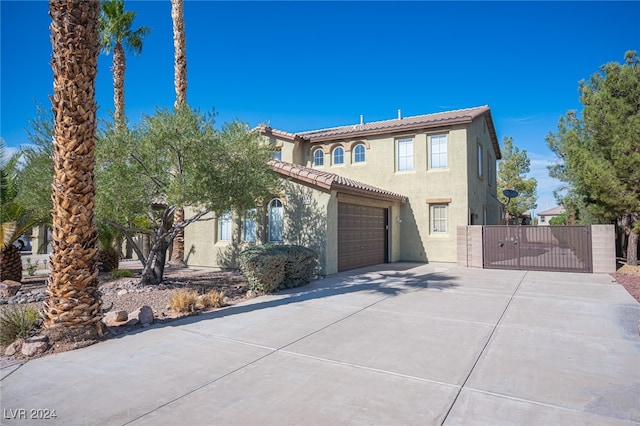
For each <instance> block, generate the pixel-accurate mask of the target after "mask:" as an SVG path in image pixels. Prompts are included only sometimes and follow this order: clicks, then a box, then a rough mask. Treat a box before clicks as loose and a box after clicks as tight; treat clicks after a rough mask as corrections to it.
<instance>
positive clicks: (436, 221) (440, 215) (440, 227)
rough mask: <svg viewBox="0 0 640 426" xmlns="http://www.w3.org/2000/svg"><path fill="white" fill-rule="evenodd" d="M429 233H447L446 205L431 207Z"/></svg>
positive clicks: (433, 205)
mask: <svg viewBox="0 0 640 426" xmlns="http://www.w3.org/2000/svg"><path fill="white" fill-rule="evenodd" d="M431 231H432V232H433V233H444V232H447V205H446V204H432V205H431Z"/></svg>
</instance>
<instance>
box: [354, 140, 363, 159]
mask: <svg viewBox="0 0 640 426" xmlns="http://www.w3.org/2000/svg"><path fill="white" fill-rule="evenodd" d="M364 153H365V148H364V145H363V144H359V145H356V147H355V148H354V150H353V162H354V163H364V160H365V154H364Z"/></svg>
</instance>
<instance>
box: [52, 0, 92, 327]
mask: <svg viewBox="0 0 640 426" xmlns="http://www.w3.org/2000/svg"><path fill="white" fill-rule="evenodd" d="M49 14H50V16H51V21H52V22H51V27H50V29H51V45H52V48H53V57H52V60H51V67H52V69H53V96H52V97H51V102H52V104H53V112H54V117H55V122H54V128H53V132H54V136H53V149H54V155H53V175H54V176H53V185H52V189H53V191H52V192H53V193H52V201H53V214H52V219H53V220H52V223H53V242H52V247H53V253H52V254H51V256H50V270H51V274H50V276H49V283H48V289H47V298H46V300H45V302H44V312H43V317H44V326H45V327H46V328H47V329H48V332H49V334H50V335H51V336H52V337H54V338H56V339H69V340H92V339H95V338H97V337H98V336H100V335H101V333H102V329H101V327H100V324H101V322H100V319H101V312H100V296H99V294H98V280H97V277H98V269H97V266H96V253H97V239H98V233H97V229H96V225H95V215H94V201H95V188H96V186H95V180H94V167H95V155H94V154H95V147H96V143H95V132H96V110H97V106H96V102H95V80H96V74H97V65H98V55H99V54H100V24H99V15H100V3H99V2H97V1H86V0H73V1H68V0H49Z"/></svg>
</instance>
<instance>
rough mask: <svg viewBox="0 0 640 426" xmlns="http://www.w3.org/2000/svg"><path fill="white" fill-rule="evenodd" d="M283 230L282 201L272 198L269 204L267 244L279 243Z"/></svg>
mask: <svg viewBox="0 0 640 426" xmlns="http://www.w3.org/2000/svg"><path fill="white" fill-rule="evenodd" d="M283 228H284V212H283V208H282V201H280V200H279V199H277V198H274V199H273V200H271V202H270V203H269V242H281V241H282V231H283Z"/></svg>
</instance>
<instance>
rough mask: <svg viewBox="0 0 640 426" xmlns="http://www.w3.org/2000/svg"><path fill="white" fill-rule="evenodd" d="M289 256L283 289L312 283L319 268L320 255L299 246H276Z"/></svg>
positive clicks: (285, 267) (285, 265) (285, 266)
mask: <svg viewBox="0 0 640 426" xmlns="http://www.w3.org/2000/svg"><path fill="white" fill-rule="evenodd" d="M275 249H276V250H277V251H279V252H281V253H283V254H285V255H286V256H287V260H286V262H285V264H284V279H283V281H282V284H281V285H280V287H281V288H293V287H300V286H301V285H305V284H307V283H308V282H309V281H311V278H312V277H313V276H314V274H315V272H316V269H317V267H318V255H317V254H316V253H315V252H314V251H313V250H311V249H308V248H306V247H303V246H297V245H282V246H275Z"/></svg>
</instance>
